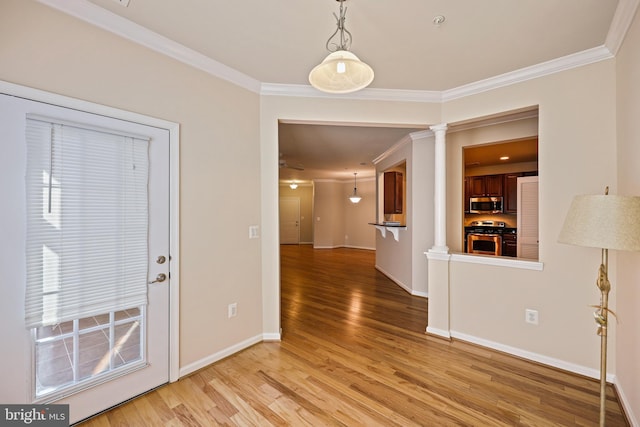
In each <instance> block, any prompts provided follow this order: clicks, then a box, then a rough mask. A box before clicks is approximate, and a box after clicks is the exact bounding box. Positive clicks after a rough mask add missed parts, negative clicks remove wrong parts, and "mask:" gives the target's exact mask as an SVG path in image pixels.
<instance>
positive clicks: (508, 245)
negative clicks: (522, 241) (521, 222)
mask: <svg viewBox="0 0 640 427" xmlns="http://www.w3.org/2000/svg"><path fill="white" fill-rule="evenodd" d="M502 256H512V257H516V256H518V237H517V236H516V235H515V234H503V235H502Z"/></svg>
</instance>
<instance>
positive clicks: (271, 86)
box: [260, 83, 442, 103]
mask: <svg viewBox="0 0 640 427" xmlns="http://www.w3.org/2000/svg"><path fill="white" fill-rule="evenodd" d="M260 94H261V95H265V96H299V97H305V98H332V99H337V98H340V99H359V100H369V101H405V102H433V103H440V102H442V92H439V91H432V90H401V89H376V88H368V89H362V90H359V91H357V92H352V93H345V94H341V95H336V94H330V93H325V92H321V91H319V90H318V89H315V88H314V87H312V86H310V85H289V84H276V83H263V84H262V89H261V90H260Z"/></svg>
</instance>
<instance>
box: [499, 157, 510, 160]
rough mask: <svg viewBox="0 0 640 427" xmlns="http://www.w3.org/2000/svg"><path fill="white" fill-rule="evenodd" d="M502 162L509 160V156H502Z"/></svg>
mask: <svg viewBox="0 0 640 427" xmlns="http://www.w3.org/2000/svg"><path fill="white" fill-rule="evenodd" d="M500 160H509V156H502V157H500Z"/></svg>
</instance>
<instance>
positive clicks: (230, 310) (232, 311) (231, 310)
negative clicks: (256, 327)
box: [227, 302, 238, 319]
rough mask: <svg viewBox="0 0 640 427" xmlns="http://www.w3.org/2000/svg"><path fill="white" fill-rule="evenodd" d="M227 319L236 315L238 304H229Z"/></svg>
mask: <svg viewBox="0 0 640 427" xmlns="http://www.w3.org/2000/svg"><path fill="white" fill-rule="evenodd" d="M227 315H228V316H229V319H231V318H232V317H236V316H237V315H238V303H237V302H234V303H231V304H229V308H228V313H227Z"/></svg>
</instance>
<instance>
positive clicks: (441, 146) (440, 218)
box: [429, 123, 449, 254]
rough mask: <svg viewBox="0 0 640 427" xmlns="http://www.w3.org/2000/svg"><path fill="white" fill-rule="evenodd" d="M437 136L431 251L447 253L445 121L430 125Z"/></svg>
mask: <svg viewBox="0 0 640 427" xmlns="http://www.w3.org/2000/svg"><path fill="white" fill-rule="evenodd" d="M430 129H431V130H432V131H433V133H434V134H435V137H436V145H435V165H434V169H435V182H434V186H435V188H434V197H433V199H434V200H433V202H434V210H435V212H434V220H435V224H434V228H435V230H434V245H433V248H431V250H430V251H429V252H438V253H443V254H447V253H449V248H448V247H447V216H446V215H447V152H446V146H445V141H446V138H445V135H446V132H447V125H446V124H445V123H443V124H439V125H434V126H430Z"/></svg>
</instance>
